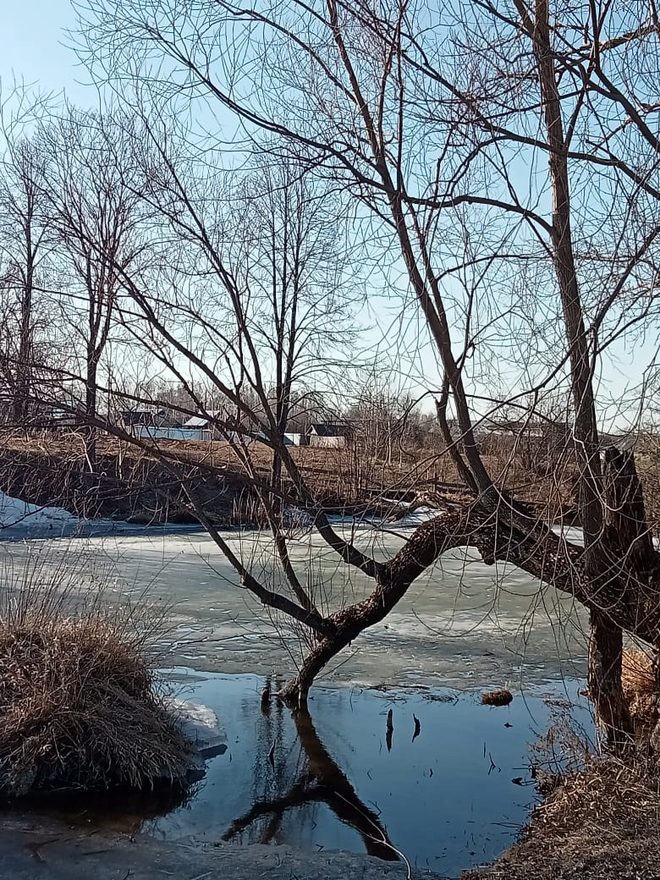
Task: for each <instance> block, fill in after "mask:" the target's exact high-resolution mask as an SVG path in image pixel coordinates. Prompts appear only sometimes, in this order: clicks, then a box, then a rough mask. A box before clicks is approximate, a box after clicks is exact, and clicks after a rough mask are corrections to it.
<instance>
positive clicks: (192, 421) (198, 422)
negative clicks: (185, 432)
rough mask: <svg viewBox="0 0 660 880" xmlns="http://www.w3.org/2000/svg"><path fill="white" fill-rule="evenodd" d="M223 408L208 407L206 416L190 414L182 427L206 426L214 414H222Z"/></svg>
mask: <svg viewBox="0 0 660 880" xmlns="http://www.w3.org/2000/svg"><path fill="white" fill-rule="evenodd" d="M224 415H225V413H224V410H221V409H210V410H208V416H192V417H191V418H189V419H188V421H187V422H184V424H183V427H184V428H206V427H207V426H208V425H209V424H210V423H211V422H212V421H213V419H214V418H215V417H216V416H220V417H222V416H224Z"/></svg>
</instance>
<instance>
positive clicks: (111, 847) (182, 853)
mask: <svg viewBox="0 0 660 880" xmlns="http://www.w3.org/2000/svg"><path fill="white" fill-rule="evenodd" d="M422 876H424V877H429V878H431V877H432V876H434V875H431V874H428V873H425V874H422V873H421V872H417V871H412V872H409V870H408V866H407V865H406V864H405V863H403V862H400V863H398V864H395V863H388V862H382V861H379V860H378V859H374V858H370V857H369V856H362V855H355V854H353V853H347V852H318V853H315V854H313V855H311V854H308V853H302V852H298V851H296V850H294V849H291V848H290V847H287V846H260V845H251V846H244V847H243V846H233V845H231V844H221V845H219V846H215V845H209V844H202V843H199V842H198V841H195V840H194V839H193V838H188V839H185V840H179V841H160V840H154V839H153V838H149V837H146V836H143V835H139V836H137V837H132V836H128V835H122V834H113V833H111V832H108V831H98V830H97V829H92V830H89V829H84V828H77V827H73V826H71V825H67V824H66V823H63V822H54V821H51V822H46V821H44V820H42V819H36V818H35V817H30V816H21V815H11V816H8V817H7V816H4V817H3V822H2V827H1V828H0V877H11V878H12V880H88V878H89V877H102V878H104V880H127V878H130V880H164V878H171V877H177V878H181V880H225V878H227V877H231V878H232V880H255V878H258V877H268V880H292V878H294V877H299V878H305V880H346V878H347V877H353V878H356V880H358V878H359V880H399V878H421V877H422ZM435 876H436V877H438V880H439V875H435Z"/></svg>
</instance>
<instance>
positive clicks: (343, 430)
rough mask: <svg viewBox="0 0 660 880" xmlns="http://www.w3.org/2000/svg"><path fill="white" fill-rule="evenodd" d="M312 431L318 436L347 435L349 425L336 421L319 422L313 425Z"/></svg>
mask: <svg viewBox="0 0 660 880" xmlns="http://www.w3.org/2000/svg"><path fill="white" fill-rule="evenodd" d="M311 432H312V434H316V436H317V437H345V436H346V435H347V434H348V426H347V425H340V424H338V423H336V422H319V423H318V424H316V425H312V427H311Z"/></svg>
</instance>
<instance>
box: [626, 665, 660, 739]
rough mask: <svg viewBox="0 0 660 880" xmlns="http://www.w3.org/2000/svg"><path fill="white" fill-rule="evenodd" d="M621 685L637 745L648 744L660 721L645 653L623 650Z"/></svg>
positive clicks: (652, 675) (652, 671) (656, 697)
mask: <svg viewBox="0 0 660 880" xmlns="http://www.w3.org/2000/svg"><path fill="white" fill-rule="evenodd" d="M621 684H622V686H623V693H624V696H625V698H626V701H627V703H628V708H629V710H630V715H631V718H632V720H633V724H634V726H635V735H636V738H637V740H638V741H639V742H640V743H644V744H648V742H649V741H650V740H651V737H652V735H653V731H654V730H655V727H656V725H657V723H658V720H659V718H660V713H659V711H658V698H659V697H660V694H658V687H657V684H656V680H655V674H654V670H653V661H652V659H651V657H650V656H649V655H648V654H647V652H646V651H642V650H640V649H639V648H626V649H625V650H624V652H623V660H622V668H621Z"/></svg>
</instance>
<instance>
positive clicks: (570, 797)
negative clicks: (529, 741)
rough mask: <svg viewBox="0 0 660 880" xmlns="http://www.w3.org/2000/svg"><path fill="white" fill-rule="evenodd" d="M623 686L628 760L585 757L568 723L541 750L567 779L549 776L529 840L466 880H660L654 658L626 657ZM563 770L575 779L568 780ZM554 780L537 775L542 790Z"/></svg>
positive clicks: (631, 653)
mask: <svg viewBox="0 0 660 880" xmlns="http://www.w3.org/2000/svg"><path fill="white" fill-rule="evenodd" d="M622 683H623V688H624V693H625V697H626V699H627V701H628V705H629V707H630V711H631V714H632V718H633V721H634V724H635V731H636V735H637V745H636V746H635V747H631V748H630V750H629V752H628V753H627V754H625V755H624V756H622V757H615V756H612V755H606V756H601V757H593V756H591V757H586V756H587V754H588V744H587V743H586V741H585V740H584V738H583V737H582V736H581V735H580V733H579V731H577V730H575V729H574V727H573V726H572V724H570V723H569V722H568V721H567V720H566V719H564V721H563V723H562V725H560V726H558V728H557V730H556V731H554V733H553V732H551V733H550V734H548V736H547V737H546V738H545V739H544V741H542V742H541V744H540V746H539V751H540V752H541V753H543V752H546V753H547V754H550V753H552V756H553V757H554V759H555V766H556V768H558V769H559V770H560V772H559V773H555V774H550V776H551V778H552V782H553V785H552V786H548V787H547V789H546V791H550V794H549V796H548V797H547V798H546V800H545V801H544V802H543V803H542V804H540V805H539V806H538V807H537V808H536V809H535V811H534V813H533V816H532V821H531V823H530V826H529V828H528V829H527V831H526V832H525V834H524V836H523V839H522V840H521V842H520V843H518V844H516V845H515V846H514V847H512V848H511V849H510V850H509V851H508V852H507V853H505V854H504V856H502V858H500V859H499V860H498V861H497V862H496V863H495V864H494V865H491V866H489V867H488V868H486V869H484V870H483V871H473V872H467V873H466V874H465V875H463V877H464V880H477V878H478V880H505V878H506V880H523V878H524V880H527V878H529V877H534V878H536V880H577V878H580V880H657V878H660V756H659V755H658V752H657V747H656V748H655V749H652V753H651V754H650V753H649V748H648V746H649V739H651V745H652V746H655V745H656V744H655V743H654V742H653V738H652V737H651V734H652V732H653V730H654V728H655V725H656V723H657V721H658V689H657V685H656V681H655V676H654V671H653V664H652V661H651V658H650V656H649V655H648V654H647V653H645V652H644V651H642V650H639V649H636V648H629V649H626V650H625V651H624V657H623V670H622ZM653 752H655V753H653ZM558 754H559V755H560V761H559V762H557V761H556V757H557V755H558ZM567 756H568V760H566V759H567ZM562 763H563V765H564V769H566V768H567V767H568V768H571V767H572V768H573V770H572V772H570V770H569V772H565V773H564V774H563V775H562V773H561V769H562V768H561V766H560V765H561V764H562ZM575 768H578V769H575ZM547 776H548V774H545V773H541V774H538V775H537V784H538V782H539V781H541V782H542V781H543V780H544V779H545V778H546V777H547Z"/></svg>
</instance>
